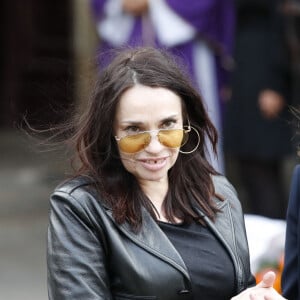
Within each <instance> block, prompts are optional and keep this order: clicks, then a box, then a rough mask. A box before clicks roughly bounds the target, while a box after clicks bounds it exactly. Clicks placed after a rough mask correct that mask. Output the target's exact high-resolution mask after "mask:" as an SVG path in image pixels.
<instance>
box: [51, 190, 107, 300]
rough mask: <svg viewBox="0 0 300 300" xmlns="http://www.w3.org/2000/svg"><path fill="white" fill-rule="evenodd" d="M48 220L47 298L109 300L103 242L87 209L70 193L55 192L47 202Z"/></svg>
mask: <svg viewBox="0 0 300 300" xmlns="http://www.w3.org/2000/svg"><path fill="white" fill-rule="evenodd" d="M49 219H50V220H49V227H48V249H47V267H48V294H49V299H50V300H67V299H68V300H74V299H85V300H92V299H93V300H96V299H99V300H100V299H105V300H109V299H112V296H111V293H110V289H109V279H108V274H107V270H106V265H105V255H106V254H105V247H104V240H103V239H101V236H102V234H101V232H99V228H96V226H94V223H93V222H92V220H91V218H90V217H89V214H88V210H87V209H86V208H85V207H84V206H83V205H82V204H81V203H79V202H78V201H77V200H76V199H75V198H73V197H72V195H71V194H69V193H65V192H62V191H56V192H55V193H54V194H53V195H52V197H51V199H50V216H49Z"/></svg>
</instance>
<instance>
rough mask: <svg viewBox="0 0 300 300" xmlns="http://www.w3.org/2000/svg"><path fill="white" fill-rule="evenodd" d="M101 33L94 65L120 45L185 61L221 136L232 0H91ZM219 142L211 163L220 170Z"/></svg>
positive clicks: (228, 57) (231, 25)
mask: <svg viewBox="0 0 300 300" xmlns="http://www.w3.org/2000/svg"><path fill="white" fill-rule="evenodd" d="M91 8H92V12H93V15H94V17H95V20H96V26H97V31H98V33H99V37H100V39H101V44H100V47H99V51H98V54H99V62H100V67H101V66H104V65H106V64H107V63H108V62H109V61H110V59H109V58H110V50H111V49H116V48H119V47H124V46H125V45H130V46H155V47H162V48H164V49H168V50H169V51H170V52H172V54H176V55H179V56H180V57H181V58H183V61H184V62H185V64H186V66H187V68H188V70H189V73H190V76H191V79H192V81H193V82H194V84H195V86H196V87H197V88H198V90H199V91H200V93H201V94H202V96H203V98H204V100H205V102H206V109H207V111H208V114H209V116H210V118H211V119H212V121H213V124H214V125H215V126H216V128H217V130H218V133H219V135H220V137H221V141H222V110H223V109H222V106H223V105H222V100H223V99H222V98H223V97H222V95H225V94H226V93H225V91H227V90H228V89H227V88H226V87H227V82H228V73H229V70H230V68H231V65H232V59H231V50H232V43H233V32H234V23H235V20H234V19H235V18H234V5H233V0H201V1H199V0H189V1H188V4H187V2H186V1H182V0H91ZM221 145H222V143H220V144H219V146H218V147H219V148H218V158H217V157H216V156H215V155H214V154H213V151H212V150H211V149H208V150H207V155H208V157H209V159H210V160H211V162H212V165H213V166H214V167H215V168H216V169H217V170H218V171H219V172H221V173H223V172H224V162H223V153H222V152H223V151H222V146H221Z"/></svg>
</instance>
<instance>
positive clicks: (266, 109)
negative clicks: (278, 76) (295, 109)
mask: <svg viewBox="0 0 300 300" xmlns="http://www.w3.org/2000/svg"><path fill="white" fill-rule="evenodd" d="M258 106H259V109H260V111H261V113H262V115H263V116H264V117H265V118H267V119H273V118H275V117H277V116H278V114H279V113H280V112H281V111H282V109H283V108H284V106H285V100H284V98H283V96H281V95H280V94H279V93H277V92H275V91H272V90H263V91H262V92H261V93H260V94H259V97H258Z"/></svg>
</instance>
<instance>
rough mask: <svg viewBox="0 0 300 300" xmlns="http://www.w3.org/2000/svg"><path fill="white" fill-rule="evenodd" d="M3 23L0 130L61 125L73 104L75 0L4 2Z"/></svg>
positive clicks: (0, 4) (0, 10) (1, 7)
mask: <svg viewBox="0 0 300 300" xmlns="http://www.w3.org/2000/svg"><path fill="white" fill-rule="evenodd" d="M0 17H1V20H2V26H0V97H1V99H0V126H1V127H12V126H13V127H15V126H18V125H19V124H20V122H21V121H22V119H23V117H24V116H26V118H27V119H28V121H29V122H30V123H31V124H33V125H35V126H41V127H43V126H44V125H48V124H50V123H51V124H53V123H57V122H59V121H61V120H62V119H63V118H64V117H65V116H64V114H65V112H64V111H65V110H64V109H65V108H66V107H67V106H69V104H71V103H72V101H73V95H72V91H73V88H72V87H73V76H72V73H73V72H72V10H71V0H64V1H61V0H52V1H36V0H27V1H26V3H25V2H24V1H22V0H2V1H0Z"/></svg>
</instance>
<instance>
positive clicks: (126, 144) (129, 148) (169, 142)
mask: <svg viewBox="0 0 300 300" xmlns="http://www.w3.org/2000/svg"><path fill="white" fill-rule="evenodd" d="M191 129H192V127H191V126H190V124H189V125H185V126H183V128H180V129H156V130H148V131H142V132H139V133H136V134H129V135H126V136H124V137H121V138H119V137H117V136H115V139H116V140H117V142H118V144H119V148H120V150H121V151H122V152H126V153H136V152H139V151H142V150H143V149H145V148H146V147H147V146H148V145H149V144H150V142H151V138H152V135H153V134H154V133H155V134H156V136H157V138H158V141H159V142H160V143H161V144H162V145H164V146H166V147H169V148H179V147H181V146H183V145H184V144H185V143H186V142H187V140H188V133H189V132H190V131H191Z"/></svg>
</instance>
